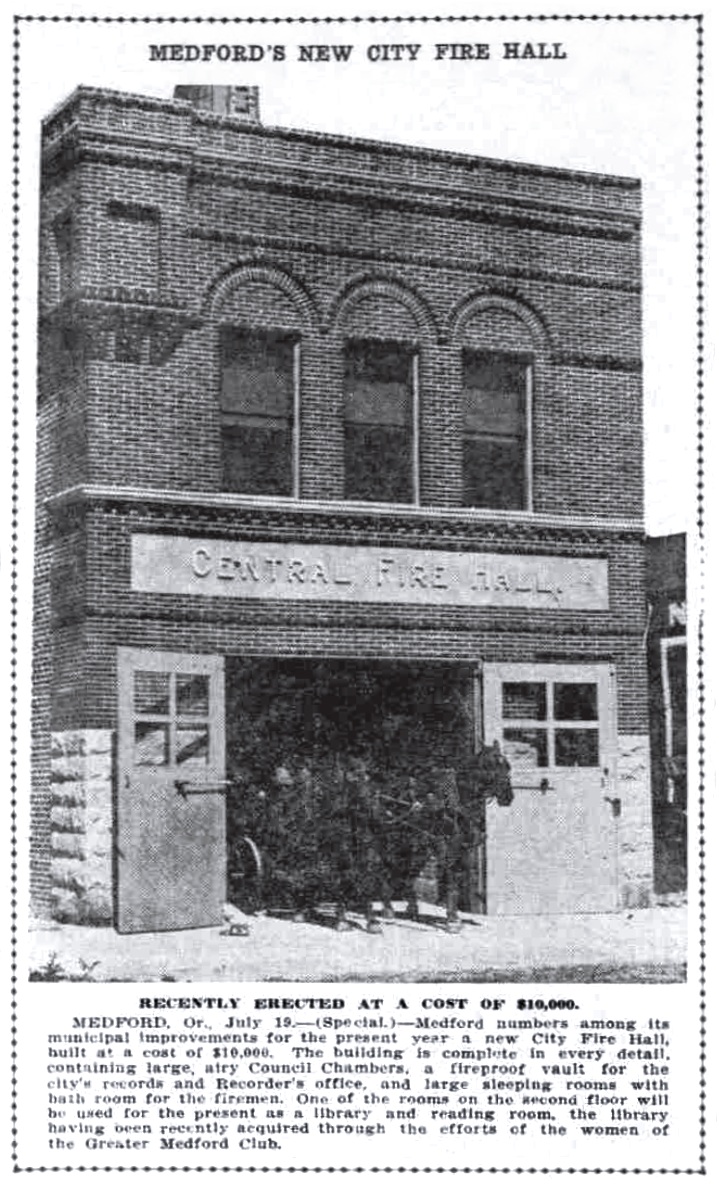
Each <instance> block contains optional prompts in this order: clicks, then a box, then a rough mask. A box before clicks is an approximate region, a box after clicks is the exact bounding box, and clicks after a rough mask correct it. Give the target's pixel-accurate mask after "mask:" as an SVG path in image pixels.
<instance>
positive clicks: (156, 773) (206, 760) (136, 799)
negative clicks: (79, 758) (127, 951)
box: [115, 648, 226, 932]
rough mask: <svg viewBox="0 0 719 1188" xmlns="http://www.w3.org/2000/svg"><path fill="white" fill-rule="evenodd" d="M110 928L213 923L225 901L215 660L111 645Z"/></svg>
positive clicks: (220, 715)
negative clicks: (114, 698) (114, 747)
mask: <svg viewBox="0 0 719 1188" xmlns="http://www.w3.org/2000/svg"><path fill="white" fill-rule="evenodd" d="M118 696H119V705H118V787H117V801H116V880H115V886H116V927H117V929H118V931H119V932H153V931H167V930H169V929H176V928H201V927H204V926H209V925H215V924H219V923H220V922H221V919H222V905H223V903H224V900H225V897H226V848H225V709H224V661H223V658H222V657H220V656H197V655H191V654H190V655H188V654H183V653H170V652H155V651H140V650H136V649H133V648H120V649H119V651H118Z"/></svg>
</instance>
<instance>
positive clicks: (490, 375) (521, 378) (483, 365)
mask: <svg viewBox="0 0 719 1188" xmlns="http://www.w3.org/2000/svg"><path fill="white" fill-rule="evenodd" d="M463 362H464V386H465V388H481V389H482V390H483V391H485V392H524V389H525V384H526V380H527V368H528V366H529V365H528V363H527V361H526V359H516V358H512V356H511V355H499V354H497V355H495V354H491V353H489V352H486V351H466V352H465V354H464V359H463Z"/></svg>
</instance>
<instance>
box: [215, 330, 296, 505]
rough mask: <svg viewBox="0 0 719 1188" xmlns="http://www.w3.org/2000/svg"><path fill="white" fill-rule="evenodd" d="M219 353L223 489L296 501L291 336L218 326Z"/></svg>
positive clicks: (294, 370) (292, 340)
mask: <svg viewBox="0 0 719 1188" xmlns="http://www.w3.org/2000/svg"><path fill="white" fill-rule="evenodd" d="M220 352H221V387H220V423H221V443H222V483H223V489H224V490H225V491H234V492H238V493H242V494H247V495H290V496H291V495H294V496H297V495H298V492H299V458H298V441H299V437H298V433H299V353H300V346H299V339H298V337H297V335H296V334H290V333H286V332H282V331H273V330H257V329H251V330H249V329H238V328H235V327H223V328H222V330H221V334H220Z"/></svg>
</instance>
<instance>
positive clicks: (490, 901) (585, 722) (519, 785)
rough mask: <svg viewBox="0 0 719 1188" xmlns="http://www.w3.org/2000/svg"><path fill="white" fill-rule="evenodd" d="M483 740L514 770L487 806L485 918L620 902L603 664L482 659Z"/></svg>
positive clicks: (611, 730)
mask: <svg viewBox="0 0 719 1188" xmlns="http://www.w3.org/2000/svg"><path fill="white" fill-rule="evenodd" d="M484 717H485V738H486V741H487V742H488V743H492V742H494V741H495V739H496V740H497V741H498V742H499V744H500V746H501V748H502V751H503V753H504V755H505V757H506V758H507V760H508V761H509V764H510V767H511V770H512V787H513V789H514V800H513V803H512V805H511V806H510V807H509V808H507V807H500V806H498V805H497V804H495V803H489V804H488V805H487V835H486V846H487V851H486V870H487V873H486V884H487V912H488V914H490V915H531V914H535V913H536V914H539V913H562V912H600V911H614V910H616V907H617V825H618V822H617V816H616V813H617V811H618V809H617V806H618V802H617V801H616V800H615V793H614V786H615V779H614V772H615V762H616V725H615V720H614V704H613V680H612V673H611V670H610V668H609V666H608V665H591V666H589V665H518V664H504V665H486V667H485V669H484Z"/></svg>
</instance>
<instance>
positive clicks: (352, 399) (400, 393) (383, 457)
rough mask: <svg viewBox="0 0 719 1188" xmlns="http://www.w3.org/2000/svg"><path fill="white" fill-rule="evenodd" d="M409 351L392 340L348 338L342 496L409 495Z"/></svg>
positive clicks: (389, 498)
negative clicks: (375, 340) (349, 339)
mask: <svg viewBox="0 0 719 1188" xmlns="http://www.w3.org/2000/svg"><path fill="white" fill-rule="evenodd" d="M413 373H414V356H413V353H412V351H411V350H409V349H408V348H407V347H403V346H401V345H399V344H397V343H389V342H374V341H372V342H370V341H364V342H353V343H350V344H349V345H348V347H347V348H346V351H345V374H344V466H345V496H346V498H347V499H362V500H370V501H373V502H387V503H410V502H412V501H413V500H414V488H415V475H414V469H415V463H414V433H415V428H414V419H415V417H414V381H413Z"/></svg>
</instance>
